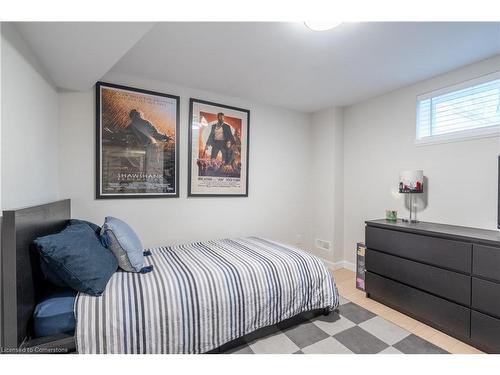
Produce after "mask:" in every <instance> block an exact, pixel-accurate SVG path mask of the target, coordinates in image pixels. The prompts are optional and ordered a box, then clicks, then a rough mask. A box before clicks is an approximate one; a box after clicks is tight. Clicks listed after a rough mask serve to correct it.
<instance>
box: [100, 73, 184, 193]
mask: <svg viewBox="0 0 500 375" xmlns="http://www.w3.org/2000/svg"><path fill="white" fill-rule="evenodd" d="M178 196H179V97H178V96H174V95H167V94H162V93H158V92H153V91H147V90H140V89H136V88H132V87H126V86H119V85H115V84H110V83H104V82H98V83H97V84H96V198H97V199H108V198H160V197H161V198H164V197H165V198H168V197H178Z"/></svg>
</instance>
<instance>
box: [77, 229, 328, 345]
mask: <svg viewBox="0 0 500 375" xmlns="http://www.w3.org/2000/svg"><path fill="white" fill-rule="evenodd" d="M149 250H150V251H151V254H152V255H151V256H148V257H145V263H146V264H145V265H152V266H153V267H154V268H153V272H150V273H146V274H140V273H129V272H121V271H119V272H116V273H115V274H114V275H113V277H112V278H111V280H110V281H109V283H108V285H107V286H106V289H105V291H104V293H103V294H102V296H99V297H93V296H90V295H87V294H84V293H79V294H78V296H77V300H76V303H75V313H76V320H77V322H76V331H75V335H76V343H77V350H78V352H79V353H83V354H85V353H175V354H178V353H205V352H208V351H210V350H212V349H215V348H218V347H220V346H222V345H223V344H225V343H227V342H230V341H232V340H235V339H237V338H240V337H242V336H244V335H247V334H249V333H251V332H253V331H255V330H257V329H260V328H263V327H266V326H270V325H274V324H277V323H279V322H281V321H283V320H285V319H288V318H291V317H293V316H295V315H298V314H301V313H303V312H307V311H312V310H316V309H328V310H333V309H335V308H336V307H337V306H338V293H337V290H336V287H335V284H334V282H333V279H332V277H331V275H330V273H329V271H328V270H327V268H326V267H325V265H324V264H323V262H322V261H321V260H320V259H318V258H317V257H315V256H313V255H311V254H310V253H307V252H305V251H302V250H300V249H297V248H295V247H291V246H288V245H285V244H281V243H278V242H275V241H271V240H266V239H262V238H256V237H250V238H238V239H224V240H217V241H207V242H197V243H193V244H190V245H182V246H171V247H160V248H154V249H149Z"/></svg>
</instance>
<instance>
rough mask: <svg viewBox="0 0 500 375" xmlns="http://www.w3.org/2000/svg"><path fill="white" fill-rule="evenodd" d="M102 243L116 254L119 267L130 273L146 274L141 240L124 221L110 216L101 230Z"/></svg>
mask: <svg viewBox="0 0 500 375" xmlns="http://www.w3.org/2000/svg"><path fill="white" fill-rule="evenodd" d="M101 241H102V243H103V244H104V245H105V246H106V247H107V248H108V249H109V250H111V251H112V252H113V254H115V257H116V259H117V260H118V266H120V268H121V269H123V270H124V271H128V272H141V271H142V272H145V271H147V270H146V269H144V255H143V247H142V243H141V240H140V239H139V237H137V234H135V232H134V230H133V229H132V228H130V226H129V225H128V224H127V223H125V222H124V221H122V220H120V219H117V218H115V217H111V216H108V217H106V219H105V221H104V225H103V226H102V230H101Z"/></svg>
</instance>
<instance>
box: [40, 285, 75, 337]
mask: <svg viewBox="0 0 500 375" xmlns="http://www.w3.org/2000/svg"><path fill="white" fill-rule="evenodd" d="M76 295H77V292H76V291H74V290H71V289H54V290H52V291H50V292H48V293H47V295H46V296H45V298H43V299H42V300H41V301H40V303H39V304H38V305H36V307H35V311H34V313H33V328H34V333H35V337H45V336H53V335H57V334H60V333H70V334H71V333H73V331H74V330H75V313H74V306H75V300H76Z"/></svg>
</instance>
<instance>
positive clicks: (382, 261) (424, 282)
mask: <svg viewBox="0 0 500 375" xmlns="http://www.w3.org/2000/svg"><path fill="white" fill-rule="evenodd" d="M366 269H367V270H368V271H371V272H374V273H377V274H379V275H381V276H384V277H388V278H390V279H393V280H396V281H400V282H402V283H405V284H408V285H409V286H413V287H415V288H418V289H422V290H424V291H426V292H429V293H432V294H436V295H438V296H440V297H444V298H446V299H449V300H452V301H454V302H457V303H460V304H462V305H466V306H470V289H471V286H470V276H466V275H463V274H461V273H457V272H453V271H447V270H444V269H442V268H437V267H434V266H429V265H426V264H422V263H418V262H414V261H412V260H407V259H403V258H399V257H396V256H393V255H388V254H384V253H381V252H378V251H375V250H372V249H367V250H366Z"/></svg>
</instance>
